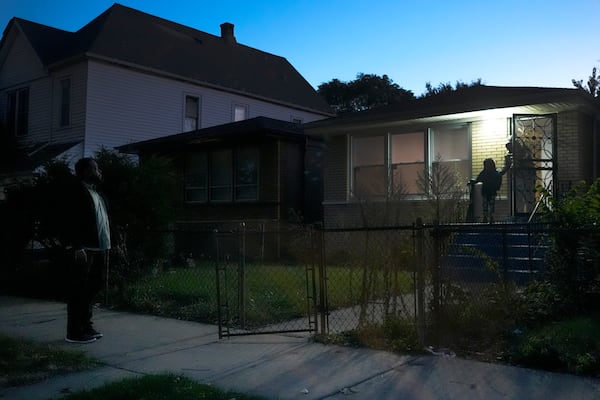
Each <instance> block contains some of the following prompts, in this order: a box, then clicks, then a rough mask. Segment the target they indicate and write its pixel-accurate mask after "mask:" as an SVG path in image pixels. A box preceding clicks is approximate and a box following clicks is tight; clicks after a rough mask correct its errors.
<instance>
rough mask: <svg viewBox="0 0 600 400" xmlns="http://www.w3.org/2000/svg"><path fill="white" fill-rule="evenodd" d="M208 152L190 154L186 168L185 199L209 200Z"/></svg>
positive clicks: (194, 200) (193, 200)
mask: <svg viewBox="0 0 600 400" xmlns="http://www.w3.org/2000/svg"><path fill="white" fill-rule="evenodd" d="M207 160H208V159H207V154H206V152H198V153H192V154H189V156H188V158H187V164H186V169H185V201H189V202H205V201H207V200H208V190H207V184H208V162H207Z"/></svg>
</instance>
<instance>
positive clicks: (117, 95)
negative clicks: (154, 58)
mask: <svg viewBox="0 0 600 400" xmlns="http://www.w3.org/2000/svg"><path fill="white" fill-rule="evenodd" d="M87 82H88V91H87V94H88V104H87V111H86V114H87V119H86V131H87V139H86V150H85V151H86V154H87V155H89V154H93V153H94V152H95V151H96V150H97V149H98V148H99V147H100V146H105V147H108V148H111V147H115V146H119V145H123V144H127V143H132V142H137V141H141V140H146V139H152V138H156V137H161V136H166V135H171V134H176V133H179V132H181V131H182V130H183V110H184V105H183V102H184V96H185V95H186V94H191V95H194V96H198V97H200V99H201V100H200V103H201V112H200V127H201V128H206V127H210V126H215V125H221V124H224V123H229V122H232V121H233V107H234V105H235V104H242V105H246V106H247V107H248V118H253V117H256V116H266V117H270V118H275V119H279V120H285V121H290V120H291V119H292V117H298V116H300V117H301V118H305V122H308V121H314V120H316V119H320V118H322V117H323V116H321V115H318V114H313V113H308V112H303V111H299V110H295V109H291V108H288V107H284V106H280V105H277V104H274V103H269V102H266V101H260V100H257V99H252V98H247V97H244V96H241V95H236V94H231V93H227V92H222V91H218V90H214V89H211V88H207V87H202V86H199V85H195V84H192V83H189V82H184V81H178V80H174V79H169V78H165V77H162V76H158V75H152V74H149V73H143V72H139V71H136V70H133V69H125V68H121V67H118V66H115V65H111V64H107V63H101V62H97V61H90V62H89V66H88V76H87Z"/></svg>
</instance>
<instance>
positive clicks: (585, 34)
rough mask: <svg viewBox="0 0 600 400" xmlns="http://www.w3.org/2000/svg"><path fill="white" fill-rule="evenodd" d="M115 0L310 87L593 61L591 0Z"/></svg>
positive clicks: (67, 14) (38, 0) (416, 82)
mask: <svg viewBox="0 0 600 400" xmlns="http://www.w3.org/2000/svg"><path fill="white" fill-rule="evenodd" d="M112 4H113V1H111V0H86V1H82V0H52V1H47V0H0V28H1V29H2V31H4V29H5V28H6V25H7V24H8V22H9V20H10V19H11V18H12V17H13V16H17V17H20V18H24V19H27V20H31V21H34V22H38V23H41V24H45V25H49V26H52V27H54V28H59V29H64V30H67V31H76V30H78V29H80V28H81V27H83V26H84V25H85V24H87V23H88V22H90V21H91V20H92V19H93V18H95V17H96V16H98V15H99V14H100V13H102V12H103V11H105V10H106V9H107V8H109V7H110V6H111V5H112ZM120 4H123V5H125V6H129V7H132V8H135V9H138V10H140V11H143V12H146V13H149V14H152V15H155V16H159V17H161V18H165V19H168V20H171V21H174V22H177V23H180V24H183V25H187V26H190V27H193V28H195V29H198V30H201V31H204V32H208V33H211V34H214V35H220V27H219V25H220V24H221V23H223V22H231V23H233V24H234V25H235V36H236V38H237V41H238V43H241V44H244V45H247V46H250V47H254V48H256V49H259V50H263V51H266V52H269V53H273V54H276V55H278V56H282V57H285V58H287V59H288V61H290V63H291V64H292V65H293V66H294V67H295V68H296V69H297V70H298V71H299V72H300V73H301V74H302V75H303V76H304V77H305V78H306V80H307V81H308V82H309V83H310V84H311V85H313V86H314V87H315V88H316V87H317V86H318V85H319V84H321V83H323V82H327V81H330V80H331V79H333V78H337V79H340V80H342V81H349V80H352V79H354V78H355V77H356V75H357V74H358V73H360V72H363V73H367V74H369V73H370V74H377V75H383V74H387V75H388V76H389V77H390V78H391V79H392V80H393V81H394V82H395V83H397V84H398V85H400V86H401V87H403V88H404V89H408V90H412V91H413V92H414V93H415V95H420V94H421V93H423V92H424V90H425V83H426V82H431V84H432V85H434V86H437V85H438V84H440V83H446V82H450V83H452V84H454V83H455V82H456V81H462V82H465V83H470V82H471V81H473V80H476V79H478V78H481V80H482V82H483V83H484V84H486V85H499V86H545V87H567V88H568V87H573V85H572V83H571V80H572V79H573V78H576V79H583V80H586V79H587V78H588V76H589V75H590V74H591V71H592V68H593V67H595V66H596V67H600V45H599V44H600V22H599V19H598V18H599V16H600V0H570V1H566V0H525V1H523V0H518V1H517V0H501V1H486V0H462V1H461V0H457V1H442V0H440V1H427V0H423V1H419V0H383V1H377V0H374V1H370V2H368V1H355V0H343V1H338V0H332V1H330V0H310V1H309V0H304V1H286V0H255V1H235V0H213V1H203V0H193V1H184V0H171V1H165V0H121V1H120Z"/></svg>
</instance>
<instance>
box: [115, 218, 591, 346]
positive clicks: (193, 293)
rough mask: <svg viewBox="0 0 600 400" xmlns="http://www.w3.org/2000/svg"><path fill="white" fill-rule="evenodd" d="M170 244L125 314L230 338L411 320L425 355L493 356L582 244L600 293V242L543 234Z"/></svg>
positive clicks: (273, 235)
mask: <svg viewBox="0 0 600 400" xmlns="http://www.w3.org/2000/svg"><path fill="white" fill-rule="evenodd" d="M164 235H165V240H169V241H171V243H172V244H171V247H172V253H173V257H172V259H171V260H169V262H165V263H162V264H156V265H154V266H153V267H152V268H150V269H147V270H146V272H145V273H144V274H142V275H141V276H139V277H138V279H135V280H131V281H128V282H127V284H126V285H124V287H123V288H121V290H120V294H119V296H118V298H119V301H113V303H118V306H119V307H121V308H126V309H129V310H135V311H142V312H148V313H153V314H158V315H165V316H170V317H175V318H181V319H187V320H193V321H201V322H206V323H212V324H218V325H219V330H220V335H221V336H222V337H226V336H232V335H246V334H257V333H272V332H313V333H324V334H337V333H343V332H349V331H354V330H360V329H363V328H368V327H372V326H385V325H386V324H387V323H388V322H390V321H398V320H401V321H403V323H405V324H407V325H408V326H410V327H411V329H412V330H413V331H414V332H415V335H416V337H417V338H418V341H419V343H420V345H421V346H423V345H426V344H436V345H445V346H465V345H466V346H469V345H471V344H472V345H473V346H476V345H478V346H481V343H483V342H485V338H486V336H491V335H496V334H497V333H498V332H499V331H502V330H503V329H504V330H505V329H507V328H508V327H509V326H510V324H511V319H514V318H516V315H517V314H518V313H520V312H522V309H521V308H522V307H524V306H527V305H524V304H523V294H524V293H525V292H526V291H527V290H528V285H531V284H532V283H534V284H535V282H538V281H542V280H543V279H545V278H546V277H547V275H548V273H549V265H550V262H552V263H556V260H552V259H551V260H549V257H550V258H552V257H554V258H556V257H557V256H556V251H552V249H554V250H556V248H557V245H556V240H557V237H559V238H562V240H563V241H564V240H574V238H578V239H577V241H576V246H574V247H573V249H574V250H572V252H571V253H569V254H570V255H569V256H568V257H570V258H571V259H572V260H571V261H568V260H567V261H566V262H567V263H572V264H573V268H575V269H577V268H579V267H578V266H580V265H583V264H586V263H587V264H589V265H591V267H589V268H588V269H581V271H583V272H581V271H580V272H577V273H576V274H575V276H574V277H573V279H575V280H576V281H577V282H586V280H587V281H590V282H592V283H593V282H595V281H596V280H595V278H594V276H593V271H597V268H596V269H594V268H595V267H594V265H597V264H598V260H599V259H600V257H598V254H597V253H599V252H598V250H597V248H598V246H597V244H598V243H599V242H600V240H598V238H599V237H600V234H599V232H598V230H594V231H593V232H580V231H577V232H575V231H574V230H571V231H565V230H562V231H561V230H557V229H554V228H552V227H550V226H545V225H537V224H522V225H520V224H494V225H487V224H485V225H484V224H453V225H423V224H420V223H419V222H416V223H414V224H412V225H406V226H399V227H381V228H365V229H323V228H317V227H310V226H288V227H285V228H281V227H279V229H268V228H267V227H266V226H264V225H260V224H255V225H254V226H246V224H243V223H241V224H237V225H236V226H233V227H231V228H230V229H222V230H210V231H209V230H204V231H203V230H191V229H177V230H173V231H169V232H164ZM559 247H560V246H559ZM562 247H565V246H562ZM567 247H568V246H567ZM559 261H560V260H559ZM587 264H586V265H587ZM569 265H570V264H569ZM590 268H591V269H590ZM589 271H592V272H589ZM586 274H587V275H586ZM590 274H592V275H590ZM579 287H581V286H579ZM115 299H116V296H115Z"/></svg>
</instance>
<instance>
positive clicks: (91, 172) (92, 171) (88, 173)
mask: <svg viewBox="0 0 600 400" xmlns="http://www.w3.org/2000/svg"><path fill="white" fill-rule="evenodd" d="M75 174H76V175H77V177H79V179H81V180H82V181H84V182H87V183H99V182H100V181H101V180H102V173H101V171H100V168H98V164H97V163H96V160H94V159H93V158H90V157H84V158H82V159H80V160H79V161H77V163H76V164H75Z"/></svg>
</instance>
